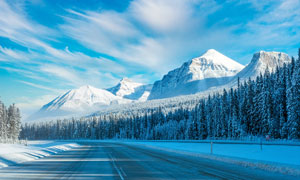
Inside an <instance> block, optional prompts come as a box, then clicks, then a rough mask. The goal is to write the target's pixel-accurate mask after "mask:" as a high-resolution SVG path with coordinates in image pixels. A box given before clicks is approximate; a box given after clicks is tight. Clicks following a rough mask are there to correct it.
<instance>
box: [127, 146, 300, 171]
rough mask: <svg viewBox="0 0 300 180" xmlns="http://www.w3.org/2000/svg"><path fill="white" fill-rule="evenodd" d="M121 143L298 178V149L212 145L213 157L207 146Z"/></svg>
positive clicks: (209, 147) (288, 147) (295, 147)
mask: <svg viewBox="0 0 300 180" xmlns="http://www.w3.org/2000/svg"><path fill="white" fill-rule="evenodd" d="M123 143H126V144H130V145H139V146H144V147H148V148H152V149H156V150H162V151H167V152H173V153H178V154H183V155H191V156H196V157H200V158H207V159H211V160H217V161H222V162H226V163H232V164H237V165H241V166H245V167H252V168H258V169H263V170H267V171H271V172H279V173H282V174H288V175H294V176H300V156H299V154H300V146H283V145H265V146H263V147H262V150H261V147H260V145H255V144H232V143H231V144H213V155H212V154H210V150H211V145H210V143H185V142H149V141H148V142H147V141H136V142H135V141H127V142H123Z"/></svg>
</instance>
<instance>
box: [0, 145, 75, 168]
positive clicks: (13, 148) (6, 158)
mask: <svg viewBox="0 0 300 180" xmlns="http://www.w3.org/2000/svg"><path fill="white" fill-rule="evenodd" d="M75 147H79V145H78V144H77V143H68V142H53V141H30V142H29V143H28V145H27V146H25V145H21V144H0V168H1V167H7V166H11V165H16V164H19V163H23V162H26V161H32V160H36V159H40V158H43V157H46V156H49V155H53V154H56V153H58V152H61V151H67V150H70V149H72V148H75Z"/></svg>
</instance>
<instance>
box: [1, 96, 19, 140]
mask: <svg viewBox="0 0 300 180" xmlns="http://www.w3.org/2000/svg"><path fill="white" fill-rule="evenodd" d="M20 131H21V116H20V111H19V109H18V108H17V107H16V106H15V105H14V104H13V105H10V106H9V107H8V109H7V108H6V107H5V105H4V104H3V103H2V102H1V101H0V142H5V143H6V142H16V141H17V140H18V138H19V134H20Z"/></svg>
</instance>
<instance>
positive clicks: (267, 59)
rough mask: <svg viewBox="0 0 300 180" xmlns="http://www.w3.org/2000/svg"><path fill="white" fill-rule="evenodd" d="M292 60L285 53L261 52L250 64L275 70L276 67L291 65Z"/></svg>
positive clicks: (256, 54) (254, 56)
mask: <svg viewBox="0 0 300 180" xmlns="http://www.w3.org/2000/svg"><path fill="white" fill-rule="evenodd" d="M290 60H291V59H290V57H289V55H287V54H286V53H283V52H274V51H272V52H266V51H259V52H257V53H255V54H254V55H253V58H252V60H251V62H250V63H253V64H258V65H259V66H264V67H266V66H268V67H269V68H271V70H272V69H273V70H274V69H275V68H276V66H282V65H283V64H284V63H289V62H290Z"/></svg>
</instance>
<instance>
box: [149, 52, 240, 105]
mask: <svg viewBox="0 0 300 180" xmlns="http://www.w3.org/2000/svg"><path fill="white" fill-rule="evenodd" d="M243 68H244V66H243V65H241V64H239V63H237V62H235V61H234V60H232V59H230V58H228V57H226V56H224V55H223V54H221V53H219V52H218V51H216V50H214V49H210V50H208V51H206V52H205V53H204V54H203V55H202V56H200V57H197V58H194V59H192V60H190V61H188V62H185V63H184V64H183V65H182V66H181V67H180V68H177V69H174V70H172V71H170V72H169V73H168V74H167V75H165V76H164V77H163V79H162V80H160V81H156V82H155V83H154V86H153V88H152V91H151V93H150V96H149V98H148V99H160V98H167V97H174V96H178V95H186V94H194V93H197V92H200V91H204V90H207V89H209V88H210V87H214V86H220V85H224V84H226V83H228V82H229V79H230V78H231V77H232V76H234V75H236V74H237V73H238V72H239V71H240V70H242V69H243Z"/></svg>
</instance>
